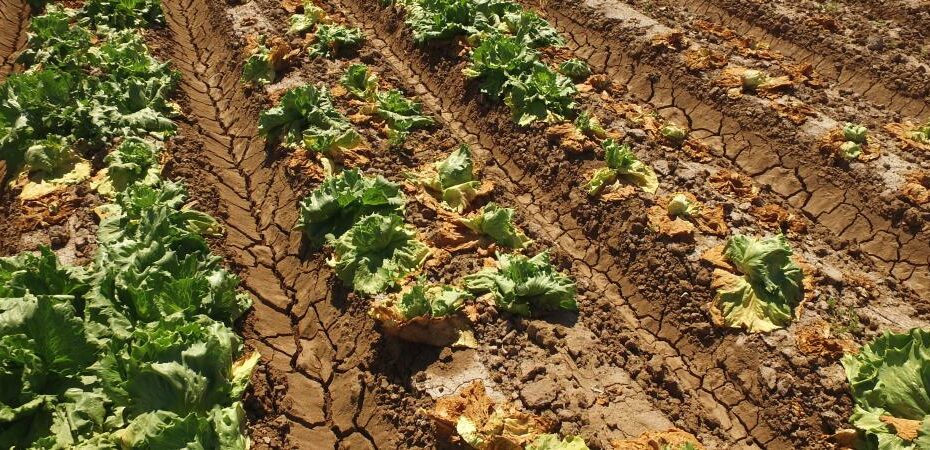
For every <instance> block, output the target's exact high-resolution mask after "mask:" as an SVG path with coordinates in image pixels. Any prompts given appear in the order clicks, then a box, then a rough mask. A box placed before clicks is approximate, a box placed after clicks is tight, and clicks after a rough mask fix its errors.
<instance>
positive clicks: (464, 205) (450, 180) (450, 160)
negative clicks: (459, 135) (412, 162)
mask: <svg viewBox="0 0 930 450" xmlns="http://www.w3.org/2000/svg"><path fill="white" fill-rule="evenodd" d="M415 177H416V180H417V182H419V183H420V184H422V185H423V187H425V188H426V189H427V190H428V191H430V193H432V194H433V195H434V196H435V197H437V199H438V200H440V201H442V203H443V205H445V206H446V207H447V208H449V209H451V210H452V211H455V212H458V213H461V212H463V211H466V210H468V209H470V208H471V205H472V204H473V203H474V202H475V200H477V199H478V198H479V197H481V196H484V195H487V194H488V193H489V192H490V191H491V189H492V185H491V183H490V182H488V183H482V182H481V181H479V180H478V177H477V174H476V173H475V168H474V161H473V158H472V153H471V149H470V148H469V147H468V146H467V145H462V146H460V147H459V148H458V149H456V150H455V151H453V152H452V153H450V154H449V156H448V157H447V158H446V159H443V160H442V161H438V162H436V163H435V164H433V165H432V166H430V167H427V168H425V169H424V170H423V171H422V172H421V173H419V174H417V175H415Z"/></svg>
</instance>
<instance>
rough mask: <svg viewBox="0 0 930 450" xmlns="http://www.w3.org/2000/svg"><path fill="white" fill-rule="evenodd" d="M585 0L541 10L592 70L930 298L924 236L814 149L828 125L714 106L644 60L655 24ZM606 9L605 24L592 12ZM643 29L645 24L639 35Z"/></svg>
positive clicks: (706, 91) (868, 177) (668, 63)
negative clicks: (685, 127) (711, 136)
mask: <svg viewBox="0 0 930 450" xmlns="http://www.w3.org/2000/svg"><path fill="white" fill-rule="evenodd" d="M590 3H591V4H592V5H594V6H592V7H588V6H584V5H574V4H571V5H569V4H567V3H565V2H562V1H554V2H546V3H544V4H543V5H540V6H539V9H540V10H542V11H543V12H545V13H546V14H547V15H548V16H549V18H550V20H551V21H552V22H553V24H555V25H556V26H557V28H559V30H560V31H562V32H563V33H564V34H565V35H566V36H568V37H569V38H570V47H572V48H573V50H574V51H575V54H576V55H579V56H581V57H583V59H585V60H587V61H588V62H589V63H590V64H591V65H592V67H594V69H595V70H600V71H603V72H605V73H607V74H609V75H610V76H611V77H613V78H614V79H615V80H616V81H617V82H620V83H626V85H627V86H629V88H630V91H631V92H632V93H633V94H634V95H635V96H637V97H638V98H641V99H643V100H645V101H648V102H649V103H650V104H652V105H654V106H655V107H656V108H657V109H658V110H659V111H660V112H662V113H663V114H664V115H666V116H669V117H670V118H672V119H673V120H676V121H679V122H681V123H690V124H691V125H692V128H693V129H705V130H720V135H721V136H720V137H721V138H722V139H720V140H719V141H717V142H713V143H714V144H715V145H717V146H718V147H719V149H720V152H721V154H720V155H719V156H720V157H722V158H725V159H727V160H729V161H730V162H732V163H733V164H734V165H735V166H736V167H738V168H739V169H740V170H741V171H742V172H744V173H746V174H748V175H750V176H751V177H752V178H753V179H754V180H756V181H757V182H758V183H759V184H761V185H763V186H767V187H769V188H770V189H771V190H772V191H773V192H775V193H776V194H778V195H779V196H781V197H782V198H784V199H785V201H786V202H787V203H788V204H790V205H791V207H793V208H794V209H795V210H796V211H797V212H798V213H799V214H803V215H805V216H807V217H809V218H811V219H812V220H814V221H815V222H816V223H818V224H819V225H822V226H823V227H824V228H825V229H827V230H829V232H831V233H833V234H834V235H835V237H836V238H838V239H839V240H841V241H842V242H843V243H844V244H843V245H842V246H844V247H845V246H850V245H854V246H855V247H856V248H857V249H858V250H861V251H862V252H863V253H865V254H867V255H869V256H870V257H871V258H872V259H873V261H874V262H875V263H876V264H877V265H878V267H879V268H880V269H881V270H882V272H883V273H885V274H886V275H887V276H892V277H895V278H896V279H897V280H898V281H900V282H902V283H904V284H905V285H907V286H908V287H909V288H912V289H913V290H914V291H915V292H917V293H918V294H919V295H920V296H922V297H924V298H927V294H930V233H928V232H927V231H926V230H923V231H913V230H911V229H909V228H908V226H907V225H906V224H905V223H903V222H901V221H900V220H895V219H894V218H890V217H889V213H888V211H887V206H888V205H887V203H886V201H885V200H882V198H883V193H885V192H886V190H887V186H886V185H885V182H884V180H883V178H881V177H879V176H875V174H874V173H869V172H868V171H861V170H860V171H851V170H843V169H840V168H838V167H836V166H835V164H833V163H832V162H831V159H830V157H829V156H826V155H823V154H822V153H821V152H819V150H817V148H816V146H817V143H818V142H819V139H820V137H821V136H822V134H823V133H825V132H826V131H827V130H829V129H831V128H832V127H833V126H836V123H835V122H832V121H831V119H829V118H826V117H823V116H821V117H819V118H818V120H813V119H811V120H810V121H809V122H808V123H806V124H805V125H804V126H802V127H799V128H794V129H790V128H785V127H778V126H774V127H773V126H771V124H773V123H779V122H780V120H779V119H778V118H777V117H772V116H774V112H772V111H768V110H765V109H762V108H758V107H755V108H752V107H751V106H747V107H745V108H737V107H728V106H726V105H723V104H720V103H719V101H718V99H717V98H716V97H713V96H712V94H711V93H712V92H715V89H714V86H712V85H710V84H709V83H708V82H707V81H706V80H703V79H702V78H700V77H696V76H694V75H693V74H691V73H690V72H688V71H687V70H685V69H684V68H683V67H681V65H680V62H679V61H677V60H676V59H675V58H676V57H675V56H674V55H673V56H671V57H662V56H659V57H654V58H651V60H650V58H649V57H648V56H647V55H648V52H646V51H645V50H644V47H645V46H647V45H648V44H646V43H645V42H648V41H649V39H650V35H652V34H655V33H656V30H657V29H661V25H657V24H656V22H655V21H653V20H652V19H649V18H648V17H646V16H643V15H641V14H639V13H638V12H637V11H636V10H634V9H632V8H630V7H628V6H624V5H622V4H620V3H618V2H615V1H613V0H608V1H598V2H590ZM534 4H535V3H534ZM604 15H607V17H608V21H607V22H606V25H605V23H604V22H603V20H602V19H599V18H598V17H603V16H604ZM621 17H625V18H634V20H632V22H633V23H635V24H638V25H630V22H627V23H624V22H623V21H622V20H620V19H619V18H621ZM650 24H651V25H650ZM643 27H645V28H646V29H647V30H650V31H648V32H647V33H646V36H645V37H644V36H643V32H642V30H643ZM644 41H645V42H644ZM608 56H609V58H608ZM767 116H768V117H767ZM831 123H832V124H831Z"/></svg>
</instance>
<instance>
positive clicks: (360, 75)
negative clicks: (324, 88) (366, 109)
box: [339, 64, 378, 101]
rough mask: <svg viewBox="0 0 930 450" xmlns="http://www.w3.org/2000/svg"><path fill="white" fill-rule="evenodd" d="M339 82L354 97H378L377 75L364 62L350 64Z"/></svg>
mask: <svg viewBox="0 0 930 450" xmlns="http://www.w3.org/2000/svg"><path fill="white" fill-rule="evenodd" d="M339 82H340V83H342V85H343V86H345V88H346V89H347V90H348V91H349V93H351V94H352V95H354V96H355V97H356V98H358V99H361V100H366V101H375V100H376V99H377V98H378V97H377V96H376V94H377V93H378V77H377V76H376V75H374V74H373V73H371V72H370V71H369V70H368V66H366V65H364V64H352V65H351V66H349V68H348V69H347V70H346V73H345V74H343V75H342V78H340V79H339Z"/></svg>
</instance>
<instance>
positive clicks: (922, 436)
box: [842, 328, 930, 450]
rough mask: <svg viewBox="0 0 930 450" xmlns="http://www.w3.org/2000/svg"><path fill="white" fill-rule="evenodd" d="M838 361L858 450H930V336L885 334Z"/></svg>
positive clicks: (923, 333) (916, 331) (925, 333)
mask: <svg viewBox="0 0 930 450" xmlns="http://www.w3.org/2000/svg"><path fill="white" fill-rule="evenodd" d="M842 363H843V368H844V369H845V370H846V377H847V378H848V379H849V385H850V388H851V390H852V396H853V400H854V401H855V407H854V409H853V413H852V417H851V418H850V422H851V423H852V425H853V426H854V427H855V428H856V429H857V430H858V431H859V432H860V434H861V435H862V436H863V438H864V441H865V442H864V445H863V447H862V448H868V449H885V448H887V449H902V450H904V449H908V450H909V449H913V450H917V449H922V448H930V379H928V376H927V374H928V373H930V332H928V331H926V330H921V329H916V328H915V329H913V330H911V331H910V332H908V333H893V332H885V333H884V334H882V335H881V336H879V337H878V338H876V339H875V340H874V341H872V342H870V343H869V344H868V345H865V346H864V347H862V349H861V350H860V351H859V352H858V353H855V354H847V355H845V356H844V357H843V360H842Z"/></svg>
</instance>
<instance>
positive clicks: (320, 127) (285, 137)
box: [258, 85, 360, 154]
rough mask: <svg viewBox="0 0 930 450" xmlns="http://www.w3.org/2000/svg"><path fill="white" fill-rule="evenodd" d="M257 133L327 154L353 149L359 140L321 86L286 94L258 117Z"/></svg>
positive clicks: (287, 144) (302, 87)
mask: <svg viewBox="0 0 930 450" xmlns="http://www.w3.org/2000/svg"><path fill="white" fill-rule="evenodd" d="M258 131H259V134H261V135H262V136H264V137H265V138H267V139H269V140H272V141H282V142H283V144H284V145H285V146H289V147H297V146H300V145H302V146H303V147H305V148H307V149H308V150H312V151H317V152H321V153H324V154H330V153H334V152H338V151H339V150H341V149H346V148H352V147H354V146H355V145H357V144H358V142H359V140H360V137H359V135H358V133H357V132H356V131H355V129H354V128H352V125H351V124H349V122H348V121H347V120H346V119H345V117H343V116H342V114H340V113H339V111H337V110H336V108H335V106H333V102H332V99H331V98H330V96H329V93H328V92H327V91H326V88H325V87H324V86H322V85H321V86H312V85H307V86H301V87H297V88H294V89H291V90H289V91H287V92H286V93H285V94H284V95H283V96H282V97H281V103H280V104H279V105H278V106H275V107H273V108H271V109H268V110H266V111H263V112H262V113H261V114H260V116H259V125H258Z"/></svg>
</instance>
